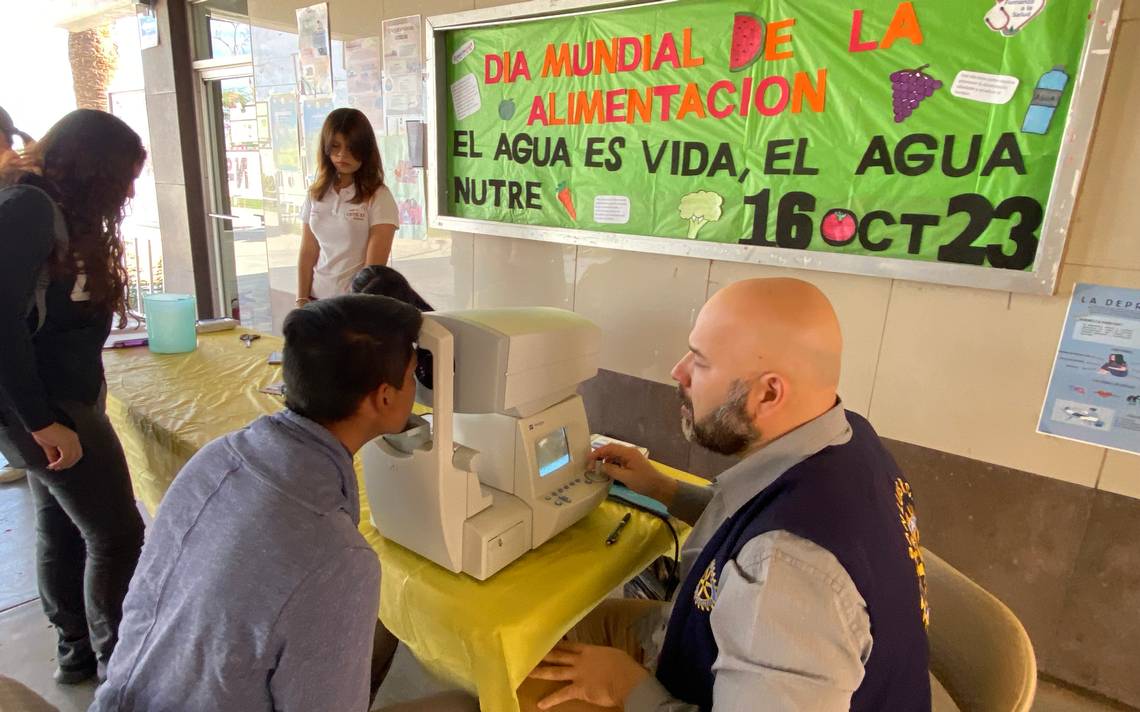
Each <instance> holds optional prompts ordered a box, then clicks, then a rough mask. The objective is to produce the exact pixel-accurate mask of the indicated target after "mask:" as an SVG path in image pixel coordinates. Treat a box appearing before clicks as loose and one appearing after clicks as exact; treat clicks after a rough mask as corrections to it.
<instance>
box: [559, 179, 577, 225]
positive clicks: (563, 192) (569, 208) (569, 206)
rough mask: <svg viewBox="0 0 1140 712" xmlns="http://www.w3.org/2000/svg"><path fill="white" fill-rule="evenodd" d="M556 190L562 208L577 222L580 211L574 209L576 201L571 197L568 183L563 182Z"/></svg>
mask: <svg viewBox="0 0 1140 712" xmlns="http://www.w3.org/2000/svg"><path fill="white" fill-rule="evenodd" d="M554 190H555V192H556V193H557V195H558V202H560V203H562V207H564V208H566V212H567V213H569V215H570V219H571V220H573V221H575V222H577V221H578V211H577V210H575V209H574V199H573V198H572V197H571V196H570V186H568V185H566V182H565V181H563V182H561V183H559V184H558V187H557V188H555V189H554Z"/></svg>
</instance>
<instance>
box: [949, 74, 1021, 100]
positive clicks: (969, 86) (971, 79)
mask: <svg viewBox="0 0 1140 712" xmlns="http://www.w3.org/2000/svg"><path fill="white" fill-rule="evenodd" d="M1020 82H1021V80H1020V79H1018V78H1017V77H1009V76H1005V75H1002V74H985V73H983V72H967V71H961V72H958V76H956V77H954V84H953V86H951V87H950V93H951V94H953V95H954V96H956V97H958V98H960V99H972V100H974V101H980V102H982V103H985V104H1007V103H1009V100H1010V99H1012V98H1013V93H1014V92H1015V91H1017V85H1018V84H1019V83H1020Z"/></svg>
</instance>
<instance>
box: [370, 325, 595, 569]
mask: <svg viewBox="0 0 1140 712" xmlns="http://www.w3.org/2000/svg"><path fill="white" fill-rule="evenodd" d="M600 345H601V332H600V330H599V329H598V327H597V326H596V325H594V324H593V323H592V322H590V321H589V320H587V319H584V318H583V317H581V316H579V315H577V314H574V313H573V312H567V311H564V310H560V309H547V308H524V309H493V310H470V311H457V312H440V313H430V314H425V320H424V328H423V330H422V331H421V334H420V347H421V348H425V349H427V350H429V351H430V352H431V353H432V356H433V360H434V363H435V369H434V375H433V379H432V380H433V388H432V390H433V398H434V404H433V409H434V411H433V417H432V421H431V432H430V437H427V436H425V434H424V431H425V430H426V428H427V424H426V423H425V422H422V421H421V422H420V423H419V424H418V425H417V424H415V423H413V424H410V426H409V429H408V430H407V431H405V433H402V434H400V435H399V436H385V437H384V438H380V439H377V440H375V441H373V442H372V443H370V444H369V445H368V446H366V448H365V450H364V452H363V461H364V470H365V481H366V486H367V489H368V493H369V498H370V500H371V502H372V509H373V518H374V521H375V523H376V525H377V527H378V528H379V530H380V532H381V533H382V534H383V535H384V536H385V537H387V538H389V539H392V540H393V541H395V542H397V543H399V544H401V545H403V546H405V547H407V548H409V549H412V550H413V551H416V552H417V553H419V554H421V555H422V556H425V557H426V558H428V559H431V560H432V561H434V562H436V563H437V564H440V565H441V566H444V567H445V568H448V569H450V570H452V571H455V572H459V571H464V572H467V573H468V574H470V575H472V576H474V577H476V578H478V579H486V578H488V577H489V576H491V575H493V574H494V573H495V572H497V571H499V570H500V569H502V568H503V567H504V566H506V565H507V564H509V563H510V562H511V561H514V560H515V559H516V558H518V557H519V556H521V555H522V554H524V553H526V552H527V551H529V550H530V549H532V548H534V547H537V546H539V545H541V544H542V543H543V542H545V541H546V540H547V539H549V538H550V537H552V536H554V535H555V534H557V533H558V532H560V531H562V530H563V529H565V528H566V527H568V526H570V525H572V524H574V523H575V522H577V521H578V520H579V519H581V518H582V517H583V516H585V515H586V514H588V513H589V512H590V511H591V510H592V509H593V508H594V507H595V506H597V504H598V503H599V502H600V501H601V500H603V499H604V498H605V495H606V492H607V491H608V487H609V483H608V481H595V480H594V478H592V477H590V476H589V473H586V472H585V460H586V456H587V455H588V454H589V448H590V443H589V432H590V431H589V427H588V426H587V424H586V413H585V408H584V407H583V404H582V399H581V397H579V396H578V395H577V394H576V392H575V391H576V389H577V386H578V384H579V383H580V382H582V381H584V380H586V379H588V378H590V377H592V376H593V375H594V374H595V373H596V372H597V357H598V351H599V348H600ZM444 363H452V364H454V373H452V369H443V368H441V367H440V364H444ZM417 431H418V433H417ZM393 445H395V446H396V447H393Z"/></svg>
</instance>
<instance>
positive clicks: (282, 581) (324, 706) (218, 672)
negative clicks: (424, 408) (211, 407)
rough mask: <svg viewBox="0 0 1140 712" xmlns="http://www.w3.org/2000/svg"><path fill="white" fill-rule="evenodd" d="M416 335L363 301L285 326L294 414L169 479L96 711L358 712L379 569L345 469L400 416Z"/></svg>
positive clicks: (382, 304)
mask: <svg viewBox="0 0 1140 712" xmlns="http://www.w3.org/2000/svg"><path fill="white" fill-rule="evenodd" d="M420 324H421V316H420V313H419V311H418V310H416V309H415V307H411V306H408V305H406V304H403V303H401V302H398V301H396V300H394V299H389V298H387V297H376V296H363V295H353V296H343V297H335V298H333V299H327V300H321V301H319V302H313V303H311V304H308V305H306V306H305V307H304V308H303V309H297V310H295V311H293V312H292V313H290V314H289V316H288V317H286V319H285V325H284V334H285V363H284V373H285V389H286V391H285V395H286V401H285V402H286V406H287V408H286V409H285V410H283V411H281V412H279V413H276V414H274V415H269V416H264V417H262V418H259V419H258V420H256V421H254V422H253V423H252V424H251V425H249V426H248V427H246V428H245V429H243V430H239V431H237V432H235V433H231V434H230V435H227V436H225V437H222V438H219V439H218V440H215V441H214V442H212V443H210V444H209V445H207V446H206V447H204V448H203V449H202V450H201V451H199V452H198V454H196V455H195V456H194V457H193V458H191V460H190V461H189V462H188V463H187V464H186V466H185V467H184V468H182V471H181V472H180V473H179V474H178V477H177V478H176V479H175V481H174V484H172V485H171V487H170V489H169V490H168V491H167V493H166V496H165V498H164V499H163V501H162V504H161V506H160V507H159V510H158V518H157V520H156V521H155V522H154V524H153V525H151V527H150V528H149V529H148V530H147V536H146V545H145V547H144V549H143V553H142V559H141V560H140V561H139V565H138V569H137V570H136V572H135V575H134V578H133V579H132V581H131V585H130V592H129V593H128V594H127V598H126V601H125V603H124V606H123V621H122V624H121V625H120V628H119V645H118V647H117V648H116V649H115V653H114V656H113V657H112V658H111V663H110V667H109V670H108V677H107V681H106V683H104V684H103V685H102V686H101V687H100V688H99V690H98V692H97V694H96V698H95V702H94V704H93V705H92V707H91V710H93V711H99V712H108V711H110V710H133V711H135V712H144V711H151V712H157V711H158V710H185V711H186V712H195V711H198V710H234V711H238V710H240V711H241V712H256V711H257V710H267V711H268V710H279V711H283V712H284V711H290V710H297V711H298V712H299V711H302V710H303V711H304V712H312V711H313V710H338V711H341V710H343V711H345V712H356V711H359V712H364V710H367V709H368V703H369V660H370V656H371V653H372V642H373V630H374V626H375V625H376V617H377V608H378V606H379V601H380V567H379V562H378V560H377V558H376V554H375V553H374V552H373V551H372V549H371V548H369V546H368V544H367V543H366V542H365V540H364V537H362V536H361V534H360V532H359V531H358V530H357V524H358V523H359V519H360V497H359V492H358V491H357V483H356V476H355V474H354V472H353V467H352V458H353V454H354V453H355V452H356V451H357V450H359V449H360V448H361V447H362V446H363V445H364V444H365V443H367V442H368V441H370V440H372V439H373V438H376V437H378V436H380V435H382V434H384V433H393V432H399V431H400V430H402V429H403V427H404V425H405V423H406V422H407V420H408V416H409V414H410V413H411V408H412V403H413V399H414V395H415V377H414V375H413V372H414V369H415V365H416V359H415V348H414V342H415V340H416V337H417V336H418V334H419V330H420ZM379 630H380V631H381V633H383V634H387V631H384V630H383V628H379ZM387 635H389V636H390V634H387ZM393 642H394V639H393ZM391 652H394V645H393V646H390V650H389V658H390V653H391Z"/></svg>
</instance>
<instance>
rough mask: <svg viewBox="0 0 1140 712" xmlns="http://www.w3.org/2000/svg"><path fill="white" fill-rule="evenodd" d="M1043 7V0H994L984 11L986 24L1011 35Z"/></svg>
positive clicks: (1007, 35)
mask: <svg viewBox="0 0 1140 712" xmlns="http://www.w3.org/2000/svg"><path fill="white" fill-rule="evenodd" d="M1044 9H1045V0H995V2H994V6H993V7H992V8H990V11H989V12H987V13H986V16H985V21H986V26H987V27H989V28H990V29H991V30H993V31H994V32H1000V33H1001V34H1002V35H1003V36H1005V37H1012V36H1013V35H1016V34H1017V33H1018V32H1019V31H1020V30H1021V28H1022V27H1025V25H1026V24H1027V23H1028V22H1029V21H1030V20H1032V19H1033V18H1035V17H1037V16H1038V15H1040V14H1041V11H1042V10H1044Z"/></svg>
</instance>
